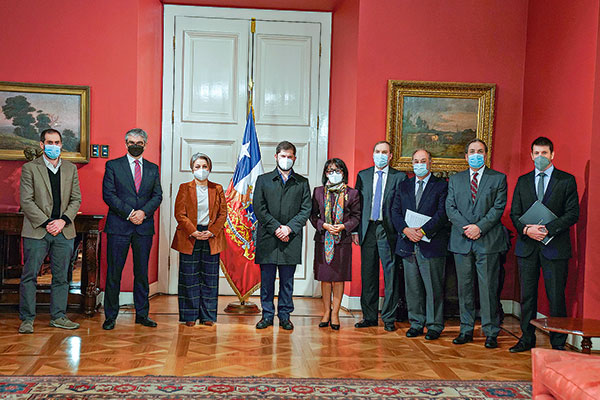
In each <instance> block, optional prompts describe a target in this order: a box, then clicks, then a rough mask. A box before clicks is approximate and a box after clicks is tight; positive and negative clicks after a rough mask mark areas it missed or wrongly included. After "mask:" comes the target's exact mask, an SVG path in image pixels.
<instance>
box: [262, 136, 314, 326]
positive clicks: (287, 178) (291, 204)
mask: <svg viewBox="0 0 600 400" xmlns="http://www.w3.org/2000/svg"><path fill="white" fill-rule="evenodd" d="M275 159H276V160H277V167H276V168H275V169H274V170H273V171H271V172H268V173H266V174H263V175H261V176H259V177H258V179H257V180H256V187H255V189H254V198H253V207H254V213H255V215H256V218H257V219H258V232H257V239H256V259H255V263H256V264H259V265H260V274H261V286H260V301H261V304H262V308H263V316H262V319H261V320H260V321H259V322H258V323H257V324H256V328H257V329H264V328H266V327H268V326H271V325H273V318H274V316H275V306H274V304H273V297H274V295H275V277H276V275H277V270H279V301H278V304H277V316H278V318H279V326H281V327H282V328H283V329H285V330H292V329H294V325H293V324H292V322H291V321H290V314H291V313H292V311H294V302H293V301H292V294H293V292H294V272H295V271H296V265H297V264H300V263H301V262H302V230H303V229H304V225H305V224H306V221H307V220H308V217H309V216H310V210H311V199H310V187H309V185H308V180H307V179H306V178H304V177H303V176H301V175H299V174H297V173H295V172H294V170H293V169H292V166H293V165H294V161H296V146H294V145H293V144H292V143H290V142H287V141H283V142H281V143H279V144H278V145H277V148H276V150H275Z"/></svg>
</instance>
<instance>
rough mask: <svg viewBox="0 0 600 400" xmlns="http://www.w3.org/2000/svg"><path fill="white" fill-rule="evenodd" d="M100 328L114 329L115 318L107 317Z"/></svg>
mask: <svg viewBox="0 0 600 400" xmlns="http://www.w3.org/2000/svg"><path fill="white" fill-rule="evenodd" d="M102 329H104V330H105V331H110V330H113V329H115V320H114V319H107V320H105V321H104V323H103V324H102Z"/></svg>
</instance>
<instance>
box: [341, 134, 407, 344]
mask: <svg viewBox="0 0 600 400" xmlns="http://www.w3.org/2000/svg"><path fill="white" fill-rule="evenodd" d="M391 160H392V146H391V144H390V143H389V142H386V141H381V142H377V143H375V147H374V148H373V163H374V164H375V166H373V167H370V168H367V169H364V170H362V171H360V172H359V173H358V176H357V178H356V190H358V191H359V193H360V196H361V201H362V217H361V219H360V224H359V226H358V235H353V236H352V240H353V242H354V243H355V244H360V246H361V247H360V260H361V261H360V267H361V271H360V278H361V285H362V288H361V294H360V307H361V309H362V312H363V319H362V320H361V321H360V322H357V323H356V324H354V326H355V327H357V328H367V327H370V326H377V324H378V323H377V311H378V308H379V307H378V305H379V261H380V260H381V266H382V267H383V280H384V285H385V288H384V296H385V297H384V300H383V306H382V308H381V319H382V320H383V323H384V329H385V330H386V331H388V332H392V331H395V330H396V325H395V322H396V310H397V308H398V301H399V298H400V287H399V286H400V285H399V282H398V279H399V272H398V270H399V268H398V264H397V263H396V257H395V254H394V250H393V249H394V247H395V246H396V231H395V230H394V226H393V224H392V217H391V208H392V201H393V199H394V193H395V192H396V188H397V187H398V184H399V183H400V182H402V181H403V180H404V179H406V174H405V173H404V172H400V171H398V170H397V169H394V168H391V167H390V166H389V163H390V161H391Z"/></svg>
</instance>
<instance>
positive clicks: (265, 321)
mask: <svg viewBox="0 0 600 400" xmlns="http://www.w3.org/2000/svg"><path fill="white" fill-rule="evenodd" d="M269 326H273V320H272V319H264V318H263V319H261V320H260V321H258V324H256V329H265V328H267V327H269Z"/></svg>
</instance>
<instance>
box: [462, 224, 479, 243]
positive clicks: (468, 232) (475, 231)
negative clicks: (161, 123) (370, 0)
mask: <svg viewBox="0 0 600 400" xmlns="http://www.w3.org/2000/svg"><path fill="white" fill-rule="evenodd" d="M463 230H464V232H463V233H464V234H465V236H466V237H468V238H469V239H471V240H477V239H479V238H480V237H481V229H479V227H478V226H477V225H475V224H469V225H465V226H463Z"/></svg>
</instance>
